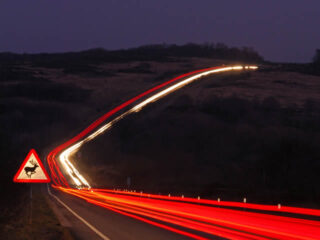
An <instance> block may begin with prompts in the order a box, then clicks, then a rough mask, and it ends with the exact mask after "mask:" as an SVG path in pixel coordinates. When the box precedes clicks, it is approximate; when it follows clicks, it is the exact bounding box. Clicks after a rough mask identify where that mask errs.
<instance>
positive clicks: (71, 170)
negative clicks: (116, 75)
mask: <svg viewBox="0 0 320 240" xmlns="http://www.w3.org/2000/svg"><path fill="white" fill-rule="evenodd" d="M257 68H258V67H257V66H240V65H239V66H233V67H223V68H219V69H214V70H208V71H205V72H201V73H198V74H195V75H193V76H191V77H187V78H185V79H183V80H181V81H180V82H178V83H175V84H173V85H171V86H169V87H167V88H166V89H164V90H162V91H160V92H158V93H156V94H154V95H152V96H151V97H149V98H147V99H146V100H144V101H142V102H140V103H139V104H137V105H135V106H134V107H132V108H131V109H129V110H127V111H126V112H124V113H122V114H121V115H120V116H118V117H116V118H115V119H113V120H112V121H110V122H108V123H106V124H104V125H103V126H102V127H100V128H99V129H98V130H96V131H95V132H93V133H92V134H90V135H89V136H87V137H86V138H84V139H83V140H81V141H79V142H77V143H76V144H74V145H72V146H70V147H69V148H67V149H66V150H64V151H63V152H62V153H61V154H60V156H59V159H60V162H61V165H62V166H63V167H64V169H65V171H66V172H67V173H68V174H69V176H70V177H71V179H72V180H73V182H74V183H75V184H76V186H77V187H78V188H83V187H85V188H91V186H90V184H89V183H88V181H87V180H86V179H85V178H84V177H83V176H82V175H81V174H80V173H79V171H78V170H77V169H76V168H75V167H74V166H73V164H72V163H71V162H70V160H69V157H70V156H71V154H74V153H75V152H76V151H78V150H79V148H80V147H81V146H82V145H83V144H84V143H86V142H88V141H91V140H92V139H94V138H95V137H97V136H99V135H100V134H102V133H104V132H105V131H106V130H108V129H110V128H111V127H112V125H114V124H115V123H116V122H118V121H119V120H121V119H122V118H124V117H125V116H126V115H128V114H130V113H134V112H139V111H140V110H141V109H142V108H144V107H145V106H146V105H148V104H149V103H152V102H155V101H157V100H159V99H160V98H162V97H164V96H166V95H167V94H169V93H171V92H174V91H176V90H178V89H179V88H181V87H184V86H186V85H188V84H190V83H191V82H193V81H195V80H198V79H200V78H201V77H204V76H207V75H210V74H213V73H219V72H226V71H240V70H244V69H252V70H255V69H257Z"/></svg>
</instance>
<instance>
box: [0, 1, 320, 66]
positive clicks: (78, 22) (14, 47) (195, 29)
mask: <svg viewBox="0 0 320 240" xmlns="http://www.w3.org/2000/svg"><path fill="white" fill-rule="evenodd" d="M163 42H166V43H177V44H183V43H187V42H195V43H204V42H224V43H226V44H227V45H230V46H252V47H253V48H255V49H256V50H258V51H259V52H260V53H261V54H262V55H263V56H264V57H265V58H266V59H267V60H273V61H291V62H292V61H298V62H306V61H310V60H311V58H312V57H313V55H314V52H315V49H316V48H320V1H319V0H264V1H263V0H241V1H239V0H226V1H214V0H0V51H12V52H33V53H34V52H63V51H77V50H83V49H88V48H94V47H104V48H106V49H119V48H128V47H135V46H139V45H144V44H151V43H163Z"/></svg>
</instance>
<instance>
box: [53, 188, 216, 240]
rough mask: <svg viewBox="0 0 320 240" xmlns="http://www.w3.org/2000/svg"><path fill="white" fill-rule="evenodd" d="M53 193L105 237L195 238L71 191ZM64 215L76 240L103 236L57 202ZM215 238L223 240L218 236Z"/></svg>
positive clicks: (120, 239)
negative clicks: (101, 205)
mask: <svg viewBox="0 0 320 240" xmlns="http://www.w3.org/2000/svg"><path fill="white" fill-rule="evenodd" d="M51 191H52V193H53V194H54V195H56V196H57V197H58V198H59V199H60V200H62V201H63V203H65V204H66V205H67V206H68V207H70V208H71V209H72V210H73V211H75V212H76V213H77V214H78V215H79V216H81V217H82V218H83V219H85V221H86V222H88V223H89V224H90V225H92V226H94V228H95V229H96V230H98V231H99V232H101V233H102V234H103V236H104V237H105V238H104V239H117V240H118V239H119V240H127V239H128V240H135V239H155V240H162V239H172V240H184V239H193V238H189V237H186V236H183V235H181V234H177V233H174V232H171V231H168V230H165V229H163V228H160V227H156V226H153V225H150V224H148V223H145V222H143V221H140V220H137V219H134V218H130V217H127V216H124V215H122V214H119V213H116V212H113V211H110V210H107V209H104V208H101V207H99V206H96V205H93V204H88V203H87V202H86V201H84V200H82V199H80V198H75V197H73V196H72V195H70V194H66V193H63V192H61V191H56V190H54V189H51ZM55 204H56V205H57V207H58V208H59V211H60V214H62V215H63V218H64V221H66V222H67V223H65V224H66V226H67V227H69V229H70V230H71V232H72V235H73V236H75V238H76V239H80V240H82V239H83V240H84V239H90V240H91V239H103V237H100V236H99V235H98V234H97V233H96V232H95V231H93V230H92V229H90V228H89V227H88V226H87V225H85V224H84V223H83V222H82V221H81V220H79V219H78V218H77V217H75V216H74V215H73V214H72V213H70V212H69V211H68V210H67V209H66V208H65V207H64V206H63V205H61V204H60V203H59V202H57V201H55ZM211 239H221V238H218V237H214V238H211Z"/></svg>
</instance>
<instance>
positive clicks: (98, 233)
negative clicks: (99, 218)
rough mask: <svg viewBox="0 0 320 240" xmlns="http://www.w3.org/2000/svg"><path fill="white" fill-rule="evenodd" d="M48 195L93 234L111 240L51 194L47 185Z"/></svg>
mask: <svg viewBox="0 0 320 240" xmlns="http://www.w3.org/2000/svg"><path fill="white" fill-rule="evenodd" d="M47 189H48V193H49V195H50V196H52V197H54V198H55V199H56V200H57V201H58V202H59V203H60V204H61V205H62V206H64V207H65V208H66V209H67V210H68V211H69V212H71V213H72V214H73V215H74V216H75V217H77V218H78V219H79V220H80V221H81V222H83V223H84V224H85V225H87V227H89V228H90V229H91V230H92V231H93V232H95V233H96V234H97V235H98V236H99V237H101V238H102V239H104V240H111V239H110V238H108V237H107V236H105V235H104V234H103V233H101V232H100V231H99V230H98V229H96V228H95V227H94V226H92V225H91V224H90V223H88V222H87V221H86V220H85V219H84V218H82V217H81V216H79V215H78V214H77V213H76V212H75V211H73V210H72V209H71V208H70V207H69V206H68V205H67V204H65V203H64V202H63V201H62V200H61V199H60V198H58V197H57V196H56V195H54V194H53V193H51V191H50V189H49V184H47Z"/></svg>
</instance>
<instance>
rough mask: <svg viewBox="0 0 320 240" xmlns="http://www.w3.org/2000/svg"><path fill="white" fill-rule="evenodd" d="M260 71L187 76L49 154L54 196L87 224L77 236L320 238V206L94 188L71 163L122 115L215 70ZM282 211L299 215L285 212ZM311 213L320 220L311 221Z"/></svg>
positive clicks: (129, 103)
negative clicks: (88, 143) (223, 200)
mask: <svg viewBox="0 0 320 240" xmlns="http://www.w3.org/2000/svg"><path fill="white" fill-rule="evenodd" d="M254 69H256V67H255V66H231V67H215V68H208V69H202V70H198V71H194V72H191V73H187V74H183V75H181V76H179V77H177V78H174V79H172V80H170V81H167V82H165V83H162V84H160V85H158V86H156V87H154V88H152V89H150V90H148V91H146V92H144V93H142V94H140V95H138V96H137V97H135V98H133V99H130V100H129V101H127V102H125V103H123V104H121V105H120V106H118V107H116V108H115V109H113V110H111V111H109V112H108V113H106V114H105V115H103V116H102V117H101V118H99V119H97V120H96V121H95V122H93V123H92V124H91V125H90V126H89V127H88V128H86V129H84V130H83V131H82V132H80V133H79V134H78V135H77V136H75V137H74V138H72V139H70V140H69V141H67V142H66V143H64V144H62V145H60V146H58V147H57V148H56V149H54V150H53V151H52V152H51V153H50V154H49V155H48V157H47V162H48V166H49V169H50V171H51V176H52V179H53V182H54V184H53V189H52V190H51V191H52V193H51V196H52V197H53V199H55V200H56V201H58V202H59V204H61V205H62V206H63V207H65V208H66V209H68V211H69V213H72V215H73V216H74V217H76V218H77V219H78V221H81V222H82V225H81V224H80V225H79V224H72V227H73V229H74V231H73V232H75V233H76V234H77V237H78V238H79V239H92V237H93V236H88V234H91V235H92V234H93V235H95V237H96V238H97V239H99V238H100V239H199V240H200V239H201V240H204V239H218V237H224V238H228V239H320V222H319V221H317V220H318V218H319V216H320V211H319V210H314V209H302V208H288V207H283V206H265V205H258V204H246V203H234V202H221V201H212V200H203V199H188V198H184V197H183V196H182V197H171V196H156V195H150V194H143V193H134V192H121V191H114V190H108V189H92V188H91V185H90V183H89V182H88V181H87V180H86V179H85V178H84V177H83V176H82V175H81V173H80V172H79V171H78V170H77V169H76V167H75V166H74V165H73V164H72V163H71V161H69V157H70V156H71V155H72V154H74V153H75V152H76V151H77V150H78V149H79V148H80V147H81V146H82V145H83V144H85V143H86V142H88V141H91V140H92V139H94V138H95V137H97V136H98V135H100V134H102V133H104V132H105V131H107V130H108V129H110V128H111V126H113V125H115V124H116V123H117V122H118V121H120V120H121V119H122V118H124V117H126V116H127V115H129V114H133V113H135V112H137V111H140V110H141V109H142V108H144V107H145V106H146V105H148V104H150V103H152V102H155V101H157V100H158V99H160V98H162V97H164V96H166V95H167V94H170V93H172V92H174V91H176V90H178V89H179V88H181V87H184V86H186V85H188V84H189V83H191V82H193V81H196V80H199V79H201V78H202V77H204V76H207V75H209V74H218V73H220V72H226V71H250V70H254ZM248 210H250V211H248ZM281 213H289V214H294V215H292V216H290V217H285V216H279V215H280V214H281ZM306 216H312V217H315V218H316V220H306V219H304V218H305V217H306ZM83 225H85V226H86V227H87V228H85V227H84V226H83ZM79 226H82V227H79ZM83 227H84V228H83ZM84 229H86V231H85V232H86V233H84ZM88 229H89V230H91V231H87V230H88Z"/></svg>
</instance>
